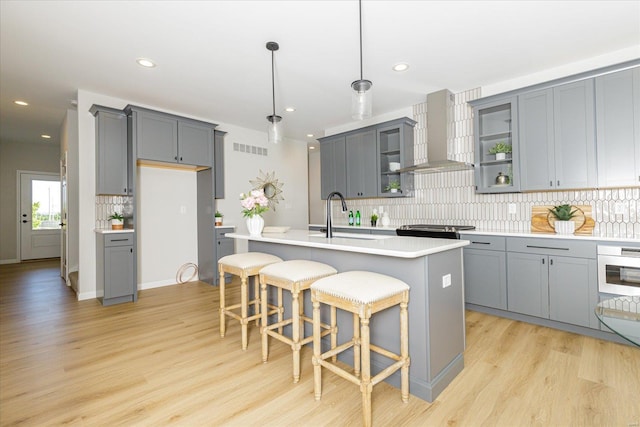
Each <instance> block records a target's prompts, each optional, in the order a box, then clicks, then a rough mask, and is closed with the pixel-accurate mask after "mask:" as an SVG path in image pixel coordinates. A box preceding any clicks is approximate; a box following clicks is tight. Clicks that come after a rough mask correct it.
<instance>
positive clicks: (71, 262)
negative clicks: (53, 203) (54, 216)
mask: <svg viewBox="0 0 640 427" xmlns="http://www.w3.org/2000/svg"><path fill="white" fill-rule="evenodd" d="M65 151H66V152H67V219H66V223H67V242H68V243H67V275H68V274H69V273H70V272H72V271H78V256H79V255H78V249H79V247H78V246H79V235H78V112H77V111H76V110H67V114H66V115H65V118H64V120H63V122H62V127H61V129H60V158H61V159H62V158H63V156H64V153H65ZM65 280H67V278H66V277H65ZM67 283H68V281H67Z"/></svg>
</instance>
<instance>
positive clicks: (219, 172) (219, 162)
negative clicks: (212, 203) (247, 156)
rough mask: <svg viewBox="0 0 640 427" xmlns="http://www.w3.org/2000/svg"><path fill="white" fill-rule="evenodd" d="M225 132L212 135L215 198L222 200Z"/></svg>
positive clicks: (217, 131)
mask: <svg viewBox="0 0 640 427" xmlns="http://www.w3.org/2000/svg"><path fill="white" fill-rule="evenodd" d="M226 134H227V132H223V131H221V130H216V131H214V133H213V141H214V142H213V152H214V156H213V159H214V161H215V166H214V170H215V181H216V183H215V186H216V188H215V197H216V199H224V137H225V135H226Z"/></svg>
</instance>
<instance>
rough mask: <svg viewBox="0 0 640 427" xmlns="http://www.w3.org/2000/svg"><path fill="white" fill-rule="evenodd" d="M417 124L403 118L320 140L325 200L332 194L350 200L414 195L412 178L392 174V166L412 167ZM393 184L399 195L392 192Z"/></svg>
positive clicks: (406, 175) (322, 188)
mask: <svg viewBox="0 0 640 427" xmlns="http://www.w3.org/2000/svg"><path fill="white" fill-rule="evenodd" d="M415 124H416V122H415V121H413V120H411V119H409V118H407V117H403V118H401V119H396V120H390V121H388V122H384V123H379V124H377V125H373V126H367V127H364V128H361V129H356V130H352V131H349V132H344V133H341V134H337V135H332V136H328V137H325V138H320V139H319V140H318V141H320V179H321V192H322V198H323V199H325V198H326V197H327V196H328V195H329V193H331V192H332V191H339V192H340V193H342V194H343V195H344V196H345V197H348V198H365V197H404V196H409V195H412V190H413V176H412V175H411V174H408V173H402V174H401V173H399V172H397V171H396V170H391V163H398V164H399V167H398V169H399V168H402V167H406V166H411V165H412V164H413V127H414V126H415ZM397 166H398V165H394V169H395V167H397ZM393 181H397V182H398V183H399V186H400V191H398V192H393V193H392V192H391V191H390V190H389V188H388V186H389V184H391V183H392V182H393Z"/></svg>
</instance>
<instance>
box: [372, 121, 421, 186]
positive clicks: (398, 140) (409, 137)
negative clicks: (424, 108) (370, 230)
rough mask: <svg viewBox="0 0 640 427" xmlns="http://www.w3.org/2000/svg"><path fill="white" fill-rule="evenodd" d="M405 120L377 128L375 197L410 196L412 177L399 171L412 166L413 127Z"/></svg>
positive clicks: (412, 123)
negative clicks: (376, 188)
mask: <svg viewBox="0 0 640 427" xmlns="http://www.w3.org/2000/svg"><path fill="white" fill-rule="evenodd" d="M415 124H416V122H415V121H413V120H411V119H409V118H406V117H405V118H404V119H401V120H397V121H394V122H393V124H388V125H387V126H382V127H378V129H377V133H378V138H377V139H378V196H379V197H407V196H411V195H412V194H413V174H409V173H400V172H399V169H400V168H404V167H407V166H411V165H412V164H413V127H414V126H415Z"/></svg>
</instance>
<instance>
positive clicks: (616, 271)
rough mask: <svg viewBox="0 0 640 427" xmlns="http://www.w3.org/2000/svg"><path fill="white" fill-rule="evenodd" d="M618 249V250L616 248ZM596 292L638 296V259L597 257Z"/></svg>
mask: <svg viewBox="0 0 640 427" xmlns="http://www.w3.org/2000/svg"><path fill="white" fill-rule="evenodd" d="M616 249H618V248H616ZM598 290H599V291H600V292H606V293H608V294H614V295H640V257H636V256H624V250H623V251H622V252H621V255H620V256H618V255H604V254H600V255H598Z"/></svg>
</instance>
